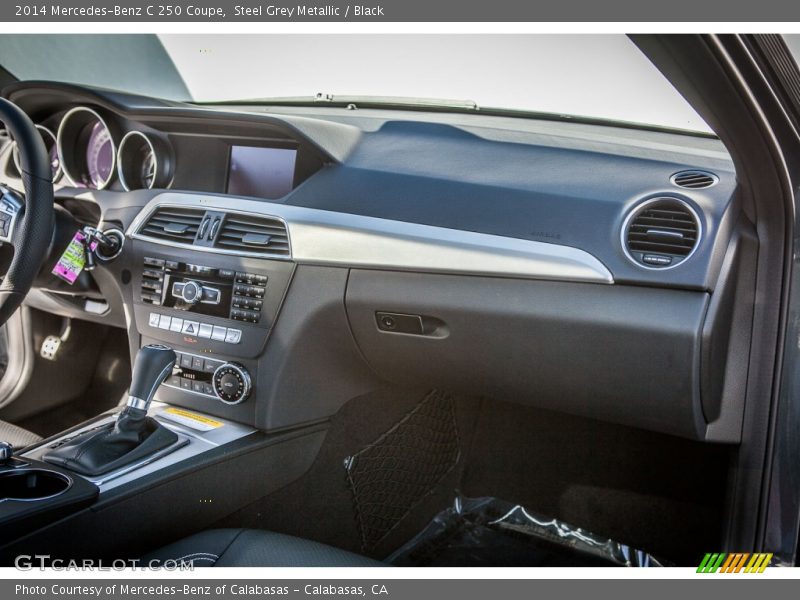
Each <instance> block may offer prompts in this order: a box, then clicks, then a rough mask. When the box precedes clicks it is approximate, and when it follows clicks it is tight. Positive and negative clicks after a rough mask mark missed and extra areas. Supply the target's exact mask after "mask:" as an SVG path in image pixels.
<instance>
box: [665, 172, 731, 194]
mask: <svg viewBox="0 0 800 600" xmlns="http://www.w3.org/2000/svg"><path fill="white" fill-rule="evenodd" d="M670 181H672V183H673V185H677V186H678V187H682V188H686V189H687V190H702V189H705V188H709V187H711V186H712V185H714V184H715V183H717V181H719V179H718V178H717V176H716V175H714V174H713V173H708V172H707V171H681V172H680V173H675V175H673V176H672V177H671V178H670Z"/></svg>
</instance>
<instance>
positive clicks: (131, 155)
mask: <svg viewBox="0 0 800 600" xmlns="http://www.w3.org/2000/svg"><path fill="white" fill-rule="evenodd" d="M169 157H170V152H169V146H168V144H167V143H166V142H165V141H164V140H162V139H161V138H160V137H158V136H153V137H151V136H148V135H145V134H144V133H142V132H141V131H130V132H128V133H126V134H125V137H124V138H122V141H121V142H120V143H119V151H118V152H117V175H118V176H119V181H120V183H121V184H122V187H124V188H125V189H126V190H128V191H130V190H150V189H153V188H154V187H164V186H166V184H167V182H168V180H169V166H170V160H169Z"/></svg>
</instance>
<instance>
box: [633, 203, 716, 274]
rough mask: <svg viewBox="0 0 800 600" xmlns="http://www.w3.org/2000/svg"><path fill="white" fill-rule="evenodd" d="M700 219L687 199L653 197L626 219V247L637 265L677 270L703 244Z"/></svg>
mask: <svg viewBox="0 0 800 600" xmlns="http://www.w3.org/2000/svg"><path fill="white" fill-rule="evenodd" d="M700 233H701V231H700V219H699V218H698V217H697V213H696V212H695V211H694V210H693V209H692V208H691V207H690V206H689V205H688V204H687V203H686V202H684V201H683V200H678V199H677V198H653V199H652V200H648V201H646V202H644V203H642V204H640V205H638V206H637V207H636V208H634V210H633V211H632V212H631V213H630V214H629V215H628V217H627V218H626V219H625V224H624V225H623V227H622V247H623V248H624V249H625V254H627V255H628V258H630V259H631V260H632V261H633V262H635V263H636V264H638V265H640V266H642V267H645V268H650V269H666V268H671V267H676V266H678V265H679V264H681V263H682V262H684V261H685V260H687V259H688V258H689V257H690V256H691V255H692V254H693V253H694V251H695V249H696V248H697V244H698V243H699V242H700Z"/></svg>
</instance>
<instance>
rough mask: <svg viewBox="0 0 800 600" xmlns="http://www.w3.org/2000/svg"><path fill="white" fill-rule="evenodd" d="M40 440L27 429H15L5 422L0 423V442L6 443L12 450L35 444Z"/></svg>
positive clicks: (15, 427)
mask: <svg viewBox="0 0 800 600" xmlns="http://www.w3.org/2000/svg"><path fill="white" fill-rule="evenodd" d="M41 439H42V438H41V437H39V436H38V435H36V434H35V433H33V432H31V431H28V430H27V429H23V428H22V427H17V426H16V425H12V424H11V423H7V422H6V421H0V441H2V442H8V443H9V444H11V446H12V447H13V448H14V450H19V449H20V448H24V447H25V446H30V445H31V444H35V443H36V442H38V441H40V440H41Z"/></svg>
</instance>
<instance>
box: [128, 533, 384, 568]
mask: <svg viewBox="0 0 800 600" xmlns="http://www.w3.org/2000/svg"><path fill="white" fill-rule="evenodd" d="M144 561H145V562H146V563H148V564H151V561H155V563H158V564H164V563H171V562H173V561H174V562H176V563H179V564H180V563H187V564H188V563H191V564H192V565H194V566H196V567H384V566H386V565H385V564H384V563H381V562H378V561H375V560H372V559H370V558H366V557H365V556H359V555H358V554H353V553H352V552H347V551H346V550H341V549H339V548H333V547H331V546H326V545H325V544H320V543H318V542H312V541H310V540H303V539H300V538H296V537H292V536H289V535H283V534H281V533H272V532H270V531H262V530H260V529H210V530H208V531H203V532H201V533H197V534H195V535H192V536H189V537H187V538H184V539H182V540H179V541H177V542H175V543H173V544H170V545H168V546H165V547H164V548H161V549H160V550H157V551H155V552H153V553H151V554H149V555H147V556H145V557H144Z"/></svg>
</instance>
